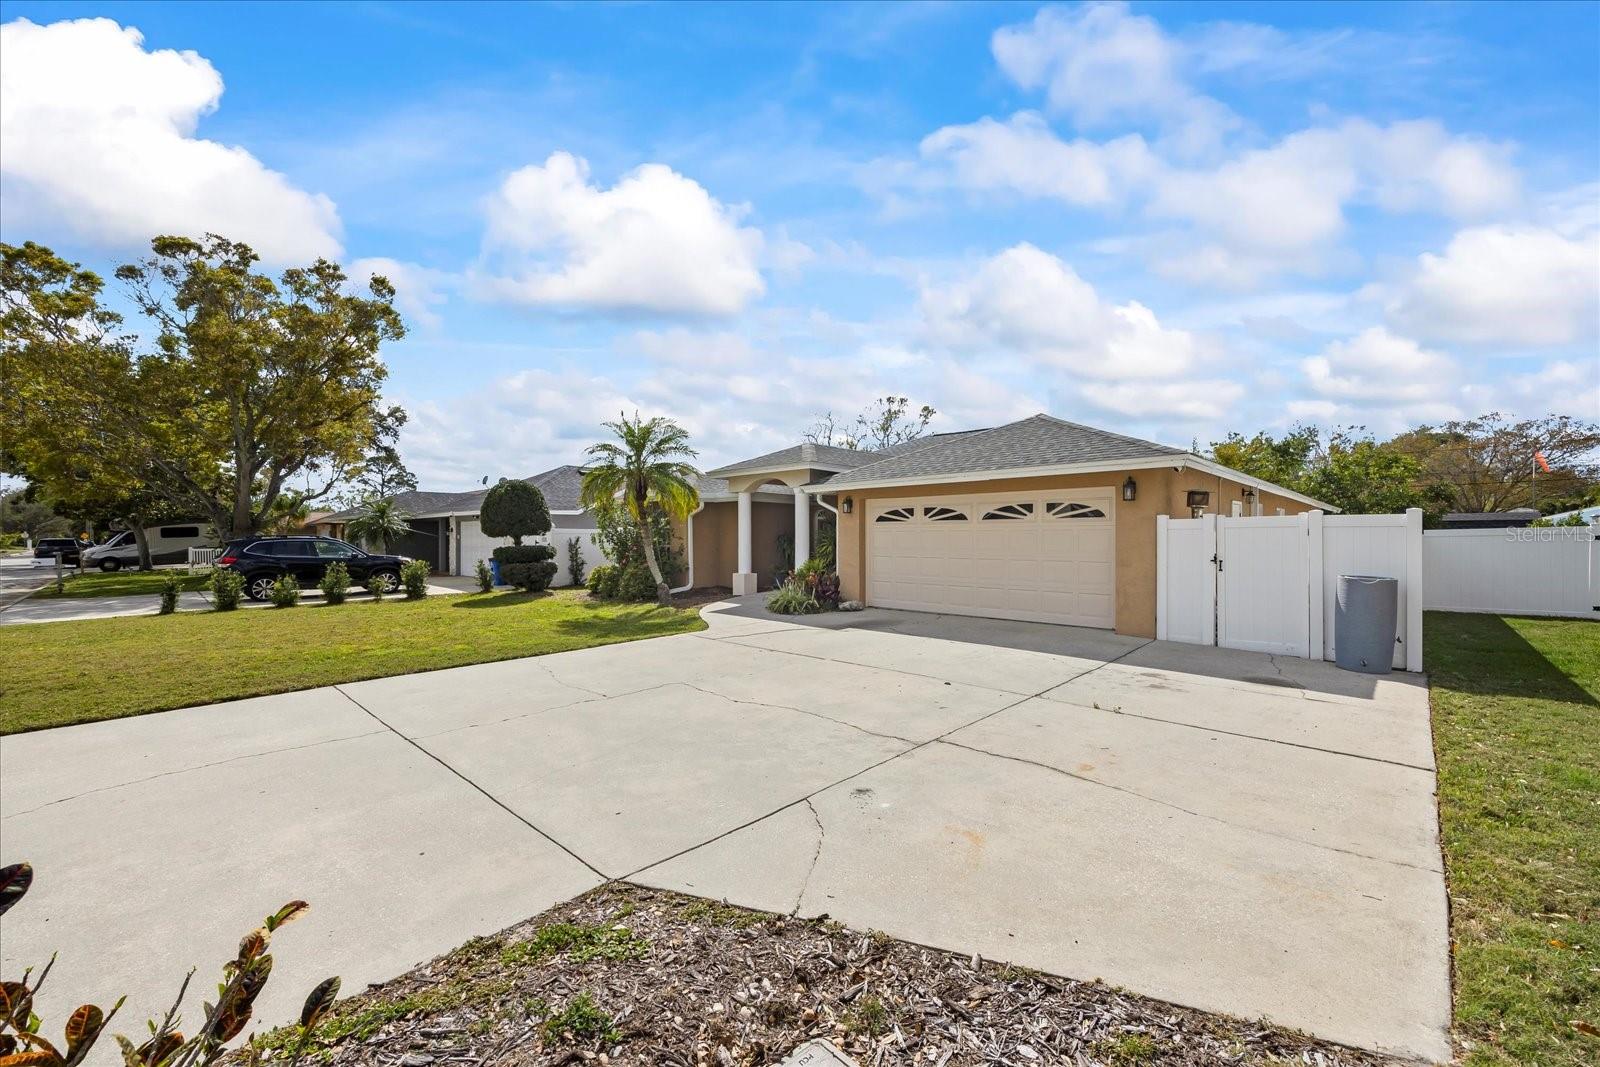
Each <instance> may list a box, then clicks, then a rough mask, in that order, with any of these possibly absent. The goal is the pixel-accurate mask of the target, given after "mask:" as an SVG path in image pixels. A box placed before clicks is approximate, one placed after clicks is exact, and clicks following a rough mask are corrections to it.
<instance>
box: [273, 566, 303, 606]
mask: <svg viewBox="0 0 1600 1067" xmlns="http://www.w3.org/2000/svg"><path fill="white" fill-rule="evenodd" d="M270 599H271V600H272V606H273V607H275V608H292V607H294V606H295V605H296V604H298V603H300V583H299V582H297V581H295V580H294V575H292V574H285V575H284V576H283V577H282V578H279V579H278V580H277V581H275V582H273V583H272V595H271V597H270Z"/></svg>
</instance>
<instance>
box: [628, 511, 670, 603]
mask: <svg viewBox="0 0 1600 1067" xmlns="http://www.w3.org/2000/svg"><path fill="white" fill-rule="evenodd" d="M636 525H637V526H638V527H639V540H640V543H641V544H643V545H644V562H645V566H647V567H649V568H650V577H652V578H654V579H655V580H656V603H657V604H660V605H661V606H662V607H666V606H667V605H668V604H670V603H671V602H672V591H671V590H670V589H668V588H667V583H666V580H665V579H663V578H662V577H661V564H659V563H657V562H656V546H655V539H654V538H652V537H651V536H650V527H649V524H648V523H646V522H645V520H644V519H642V518H641V519H639V520H637V522H636Z"/></svg>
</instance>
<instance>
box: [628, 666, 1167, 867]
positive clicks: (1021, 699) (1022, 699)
mask: <svg viewBox="0 0 1600 1067" xmlns="http://www.w3.org/2000/svg"><path fill="white" fill-rule="evenodd" d="M1152 640H1153V639H1152ZM1150 643H1151V642H1150V641H1144V642H1142V643H1140V644H1138V645H1135V646H1134V647H1133V648H1130V649H1128V650H1127V651H1126V652H1124V653H1122V654H1121V655H1119V656H1116V657H1114V658H1112V659H1108V660H1105V661H1104V662H1101V663H1097V664H1095V665H1094V666H1093V667H1090V668H1089V669H1088V670H1086V671H1082V672H1080V673H1078V674H1076V675H1074V676H1073V677H1072V678H1070V679H1068V681H1075V680H1076V679H1078V678H1082V677H1083V676H1084V675H1086V674H1093V673H1094V672H1095V671H1097V670H1099V669H1100V668H1101V667H1105V666H1107V665H1109V664H1112V663H1116V662H1117V661H1118V660H1121V659H1123V658H1125V657H1127V656H1131V655H1133V654H1134V653H1135V652H1137V651H1139V649H1141V648H1143V647H1144V646H1145V645H1148V644H1150ZM806 658H808V659H821V658H823V657H820V656H808V657H806ZM852 666H860V664H853V665H852ZM900 673H902V674H903V673H906V672H904V671H902V672H900ZM918 677H926V676H925V675H919V676H918ZM1064 684H1065V683H1064V682H1054V683H1051V684H1050V685H1048V686H1046V687H1045V688H1043V689H1041V690H1039V691H1038V692H1037V693H1028V694H1023V695H1017V694H1012V695H1014V696H1017V699H1016V700H1013V701H1011V702H1010V703H1009V704H1004V705H1001V706H1000V707H998V708H995V709H994V710H993V711H988V712H985V713H984V714H982V715H979V716H978V717H977V718H975V719H973V720H971V721H970V722H964V723H962V724H961V725H959V726H955V727H952V728H951V729H949V730H946V731H945V732H944V733H942V734H940V735H939V736H938V737H930V738H929V739H928V740H926V741H920V742H918V743H917V744H914V745H912V746H911V747H910V748H908V749H905V750H904V751H901V752H896V753H895V754H894V755H892V756H886V757H885V758H883V759H881V760H878V761H877V762H876V763H871V764H868V765H867V766H865V767H863V768H861V769H860V770H859V771H855V772H854V773H852V774H847V775H845V776H844V777H843V778H840V779H839V780H838V781H836V782H830V783H828V784H827V785H824V786H821V787H819V788H817V789H813V790H812V791H811V792H809V793H807V794H805V795H804V796H802V797H800V798H799V799H797V800H791V801H790V802H789V803H787V804H784V805H781V806H780V807H776V808H774V809H772V810H771V811H769V812H767V813H766V814H765V815H758V816H756V817H755V818H754V819H750V820H749V821H747V822H743V823H740V824H739V825H738V826H735V827H732V828H730V829H727V830H724V831H722V832H721V833H719V834H713V835H712V836H710V837H708V838H706V839H705V840H704V841H701V842H700V843H699V844H697V845H690V846H688V847H687V848H682V849H679V850H678V851H677V852H674V853H672V854H671V855H669V856H663V857H661V858H660V859H658V860H654V861H652V862H650V863H647V864H645V865H644V866H643V867H639V868H636V869H634V870H632V871H629V872H628V873H627V874H619V875H618V876H617V879H616V880H618V881H625V880H627V879H630V878H633V877H635V876H636V875H640V874H643V873H644V872H645V871H648V870H652V869H653V868H656V867H659V866H661V865H662V864H664V863H670V862H672V861H673V860H675V859H678V858H679V857H681V856H687V855H688V854H689V853H691V852H695V851H698V850H699V849H702V848H705V847H706V846H707V845H711V844H715V843H716V842H718V841H721V840H722V839H723V838H725V837H731V836H733V835H734V834H736V833H738V832H739V831H740V830H746V829H749V828H750V827H752V826H754V825H755V824H756V823H759V822H765V821H766V820H768V819H770V818H772V817H773V816H774V815H779V814H781V813H783V812H785V811H788V810H789V809H790V808H792V807H794V806H795V805H797V804H804V803H809V802H810V801H811V798H812V797H815V796H819V795H820V794H822V793H826V792H827V791H828V790H830V789H837V788H838V787H839V786H841V785H844V784H845V783H846V782H851V781H854V780H855V779H857V778H860V777H861V776H862V775H863V774H867V773H869V772H871V771H875V770H877V769H878V768H879V767H882V766H883V765H884V764H886V763H891V762H893V761H894V760H897V759H901V758H903V757H905V756H909V755H910V754H911V753H913V752H917V751H919V750H921V749H923V748H926V747H927V746H929V745H931V744H934V743H935V742H937V741H942V740H944V739H945V738H947V737H949V736H950V735H951V734H954V733H958V732H960V731H962V730H965V729H967V728H968V727H971V726H976V725H978V724H979V723H980V722H983V721H984V720H986V719H992V718H994V717H995V716H996V715H999V714H1001V713H1002V712H1006V711H1010V710H1011V709H1012V708H1014V707H1017V706H1018V705H1021V704H1026V703H1027V702H1028V701H1030V700H1037V699H1039V698H1040V697H1042V696H1044V694H1046V693H1048V692H1050V690H1052V689H1055V688H1056V687H1057V686H1058V685H1064ZM974 688H982V687H981V686H974ZM993 692H1005V690H1003V689H1001V690H993Z"/></svg>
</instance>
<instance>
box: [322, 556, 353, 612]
mask: <svg viewBox="0 0 1600 1067" xmlns="http://www.w3.org/2000/svg"><path fill="white" fill-rule="evenodd" d="M317 588H318V589H321V590H322V599H323V600H324V601H325V602H327V603H329V604H343V603H344V596H345V594H346V593H347V592H349V591H350V568H349V567H346V566H345V565H344V564H343V563H330V564H328V569H327V570H325V571H323V572H322V581H320V582H318V583H317Z"/></svg>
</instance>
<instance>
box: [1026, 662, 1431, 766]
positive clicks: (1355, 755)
mask: <svg viewBox="0 0 1600 1067" xmlns="http://www.w3.org/2000/svg"><path fill="white" fill-rule="evenodd" d="M1073 681H1077V679H1076V678H1074V679H1073ZM1070 684H1071V683H1070V682H1069V683H1063V684H1062V685H1060V686H1057V687H1056V688H1057V689H1063V688H1065V687H1066V686H1067V685H1070ZM1055 692H1056V690H1055V689H1052V690H1051V691H1050V692H1049V693H1047V694H1046V695H1045V698H1044V699H1046V700H1050V701H1054V702H1056V703H1058V704H1065V705H1067V706H1068V707H1073V708H1083V709H1085V710H1092V711H1103V712H1105V713H1106V714H1108V715H1126V716H1127V717H1128V718H1130V719H1143V720H1144V721H1145V722H1158V723H1161V724H1162V725H1164V726H1181V727H1183V728H1184V729H1186V730H1200V731H1202V732H1204V733H1208V734H1224V735H1226V736H1228V737H1237V738H1240V739H1242V740H1245V741H1260V742H1261V743H1262V744H1267V745H1283V746H1285V747H1287V748H1298V749H1304V750H1305V751H1307V752H1320V753H1322V754H1323V755H1326V756H1342V757H1344V758H1346V759H1358V760H1366V761H1367V762H1368V763H1382V764H1386V765H1388V766H1390V767H1400V768H1403V769H1405V770H1408V771H1421V772H1422V773H1424V774H1433V773H1434V769H1433V768H1432V767H1424V766H1422V765H1421V764H1418V763H1406V762H1405V761H1403V760H1392V759H1385V758H1383V757H1382V756H1364V755H1362V754H1361V753H1359V752H1345V751H1343V750H1342V749H1337V748H1322V747H1320V746H1318V745H1307V744H1303V743H1301V742H1299V741H1285V740H1283V739H1282V738H1277V737H1262V736H1260V735H1259V734H1245V733H1240V732H1238V731H1237V730H1223V729H1220V728H1218V727H1215V726H1200V725H1198V724H1196V723H1192V722H1183V721H1181V720H1179V719H1163V718H1162V717H1161V716H1159V715H1144V714H1141V713H1140V712H1137V711H1126V710H1124V709H1123V708H1122V707H1121V706H1120V705H1119V706H1117V707H1114V708H1112V707H1106V706H1105V705H1104V704H1100V703H1098V702H1090V703H1088V704H1085V703H1083V702H1082V701H1078V700H1068V699H1066V698H1065V697H1060V696H1056V695H1055Z"/></svg>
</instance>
